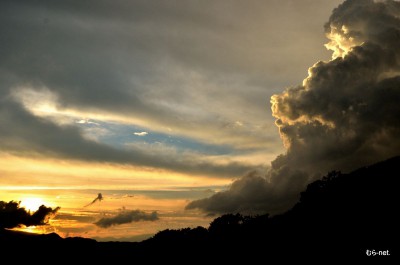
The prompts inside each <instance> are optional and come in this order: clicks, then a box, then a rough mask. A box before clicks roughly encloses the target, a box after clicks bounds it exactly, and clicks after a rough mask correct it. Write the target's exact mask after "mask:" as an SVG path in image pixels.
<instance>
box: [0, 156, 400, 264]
mask: <svg viewBox="0 0 400 265" xmlns="http://www.w3.org/2000/svg"><path fill="white" fill-rule="evenodd" d="M399 165H400V156H397V157H393V158H391V159H388V160H385V161H383V162H380V163H377V164H374V165H371V166H368V167H363V168H360V169H358V170H355V171H353V172H351V173H348V174H342V173H340V172H338V171H332V172H330V173H328V175H327V176H325V177H323V178H322V179H320V180H317V181H314V182H312V183H310V184H309V185H308V187H307V189H306V190H305V191H304V192H302V193H301V195H300V200H299V202H298V203H297V204H296V205H294V207H293V208H292V209H290V210H289V211H287V212H285V213H283V214H280V215H276V216H272V217H270V216H269V215H268V214H265V215H257V216H243V215H241V214H226V215H223V216H221V217H218V218H216V219H214V221H212V222H211V224H210V226H209V228H208V229H206V228H204V227H197V228H184V229H179V230H170V229H167V230H163V231H160V232H158V233H157V234H156V235H154V236H153V237H152V238H150V239H148V240H144V241H142V242H134V243H132V242H131V243H129V242H128V243H127V242H97V241H95V240H93V239H85V238H65V239H63V238H61V237H59V236H58V235H57V234H54V233H52V234H47V235H29V234H26V233H21V232H15V231H10V230H0V244H1V249H2V250H5V249H8V250H10V251H21V252H25V253H27V252H29V253H33V254H34V253H38V251H39V253H44V252H45V253H47V255H50V254H51V253H53V254H54V253H60V252H62V253H70V254H69V255H68V257H69V258H71V259H74V257H79V258H80V259H82V258H83V257H85V258H88V259H90V260H92V261H93V260H96V259H100V260H104V259H106V258H111V259H123V258H149V257H153V258H156V257H158V258H161V257H163V258H164V259H165V260H175V261H177V260H179V259H182V260H183V259H184V258H185V257H190V258H192V259H193V258H194V259H196V260H204V261H206V260H208V259H211V258H214V259H215V258H219V259H222V260H225V261H235V260H238V259H244V258H245V259H246V260H248V261H250V260H268V259H269V258H273V257H275V258H276V257H279V258H283V257H288V256H289V257H296V258H317V259H321V261H323V260H322V259H332V258H341V257H346V258H347V257H367V255H366V251H367V250H375V251H387V252H381V253H386V254H389V255H390V256H391V257H393V256H395V255H396V254H397V253H396V249H395V248H394V242H396V239H397V235H398V232H397V231H398V224H399V220H398V219H399V218H398V217H397V214H396V211H397V209H398V207H397V202H398V201H400V200H399V193H398V192H397V185H396V183H397V178H398V176H399ZM385 256H388V255H385ZM379 258H382V257H379ZM386 258H388V257H386Z"/></svg>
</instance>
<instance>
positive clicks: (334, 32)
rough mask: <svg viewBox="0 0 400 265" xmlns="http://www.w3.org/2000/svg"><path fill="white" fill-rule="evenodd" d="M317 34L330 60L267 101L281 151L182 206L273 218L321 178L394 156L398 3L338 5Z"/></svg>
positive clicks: (399, 111)
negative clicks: (263, 168) (260, 167)
mask: <svg viewBox="0 0 400 265" xmlns="http://www.w3.org/2000/svg"><path fill="white" fill-rule="evenodd" d="M325 29H326V33H327V36H328V38H330V39H331V43H330V44H329V45H328V47H330V48H331V49H333V50H334V51H335V53H334V56H335V57H337V58H335V59H333V60H331V61H329V62H318V63H317V64H315V65H314V66H313V67H312V68H310V70H309V76H308V78H307V79H305V80H304V82H303V85H301V86H297V87H293V88H290V89H288V90H286V91H285V92H284V93H282V94H279V95H275V96H273V97H272V100H271V102H272V111H273V115H274V117H276V118H277V120H276V125H277V126H278V127H279V131H280V134H281V137H282V139H283V141H284V142H285V145H286V147H287V153H286V154H284V155H281V156H279V157H277V158H276V159H275V160H274V161H273V162H272V163H271V169H270V170H269V171H268V173H267V174H266V176H264V175H261V174H252V175H249V176H245V177H243V178H242V179H240V180H237V181H235V182H234V183H233V184H232V186H231V188H230V189H229V190H227V191H225V192H221V193H217V194H215V195H213V196H212V197H210V198H207V199H202V200H198V201H193V202H191V203H190V204H189V205H188V206H187V209H192V208H200V209H203V210H205V211H208V212H211V213H225V212H237V211H242V212H246V211H247V212H270V213H277V212H279V211H282V210H285V209H286V208H288V207H289V206H290V205H292V204H293V203H294V202H295V200H296V199H297V196H298V194H299V192H300V191H302V190H303V189H304V187H305V185H306V184H307V183H308V182H309V181H310V180H313V179H315V178H317V177H320V176H321V174H326V173H328V171H331V170H343V171H348V170H352V169H355V168H357V167H360V166H364V165H368V164H371V163H374V162H377V161H380V160H384V159H386V158H389V157H392V156H395V155H398V154H399V152H400V151H399V150H400V138H399V137H398V136H399V135H400V122H399V117H400V105H399V102H400V49H399V47H400V3H399V2H395V1H385V2H383V1H382V2H374V1H364V0H349V1H345V2H344V3H343V4H342V5H340V6H339V7H338V8H336V9H335V10H334V11H333V14H332V16H331V17H330V19H329V22H328V23H327V24H326V25H325Z"/></svg>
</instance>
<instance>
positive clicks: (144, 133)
mask: <svg viewBox="0 0 400 265" xmlns="http://www.w3.org/2000/svg"><path fill="white" fill-rule="evenodd" d="M133 134H134V135H136V136H146V135H148V134H149V133H148V132H134V133H133Z"/></svg>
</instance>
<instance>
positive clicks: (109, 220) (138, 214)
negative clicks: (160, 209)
mask: <svg viewBox="0 0 400 265" xmlns="http://www.w3.org/2000/svg"><path fill="white" fill-rule="evenodd" d="M156 220H158V214H157V212H152V213H150V214H148V213H145V212H144V211H140V210H132V211H129V210H122V211H121V212H120V213H119V214H117V215H115V216H113V217H104V218H101V219H100V220H99V221H97V222H96V223H95V225H97V226H99V227H102V228H108V227H110V226H113V225H121V224H128V223H132V222H139V221H156Z"/></svg>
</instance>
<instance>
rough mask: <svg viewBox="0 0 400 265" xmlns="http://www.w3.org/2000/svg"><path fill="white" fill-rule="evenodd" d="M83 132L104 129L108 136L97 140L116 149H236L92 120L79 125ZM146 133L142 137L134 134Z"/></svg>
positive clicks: (219, 151) (217, 151) (222, 152)
mask: <svg viewBox="0 0 400 265" xmlns="http://www.w3.org/2000/svg"><path fill="white" fill-rule="evenodd" d="M77 125H78V126H79V127H81V128H82V129H83V130H85V129H90V128H96V127H99V128H103V129H106V130H107V133H106V134H99V135H97V136H96V137H97V139H98V140H99V141H100V142H102V143H104V144H107V145H111V146H113V147H116V148H121V149H125V148H127V147H126V145H127V144H134V143H146V144H159V143H161V144H164V145H166V146H171V147H174V148H176V149H177V151H193V152H198V153H203V154H208V155H225V154H232V153H233V152H234V149H233V148H232V147H230V146H227V145H212V144H208V143H204V142H201V141H198V140H195V139H190V138H188V137H183V136H175V135H172V134H168V133H160V132H156V131H152V130H149V129H148V128H144V127H140V126H136V125H126V124H120V123H111V122H102V121H98V120H90V121H89V122H86V123H77ZM141 132H146V133H147V134H144V135H142V136H140V135H135V134H134V133H141Z"/></svg>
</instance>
